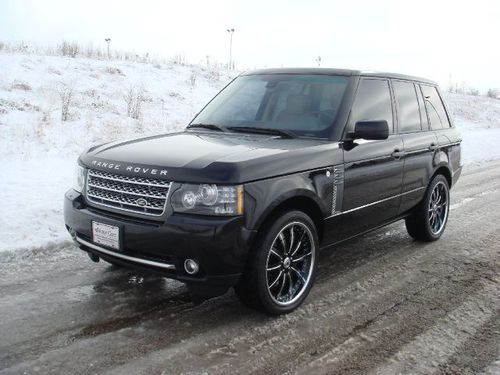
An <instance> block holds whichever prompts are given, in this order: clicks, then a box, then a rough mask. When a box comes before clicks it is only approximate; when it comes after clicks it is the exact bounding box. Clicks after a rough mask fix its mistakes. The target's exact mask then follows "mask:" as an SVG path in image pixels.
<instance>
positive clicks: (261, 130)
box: [227, 126, 297, 138]
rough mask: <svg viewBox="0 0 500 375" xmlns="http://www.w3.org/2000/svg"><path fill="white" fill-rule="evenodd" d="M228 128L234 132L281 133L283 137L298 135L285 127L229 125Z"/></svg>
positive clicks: (295, 136)
mask: <svg viewBox="0 0 500 375" xmlns="http://www.w3.org/2000/svg"><path fill="white" fill-rule="evenodd" d="M227 129H229V130H232V131H234V132H242V133H256V134H271V135H279V136H281V137H283V138H297V135H296V134H295V133H294V132H292V131H290V130H284V129H273V128H256V127H253V126H228V127H227Z"/></svg>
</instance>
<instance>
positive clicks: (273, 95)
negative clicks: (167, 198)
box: [191, 74, 349, 138]
mask: <svg viewBox="0 0 500 375" xmlns="http://www.w3.org/2000/svg"><path fill="white" fill-rule="evenodd" d="M348 83H349V78H348V77H344V76H333V75H298V74H269V75H249V76H241V77H239V78H237V79H236V80H235V81H233V82H232V83H231V84H230V85H229V86H228V87H226V89H224V90H223V91H222V92H221V93H220V94H219V95H217V96H216V97H215V98H214V100H212V101H211V102H210V103H209V104H208V105H207V106H206V107H205V108H204V109H203V110H202V111H201V112H200V113H199V114H198V116H196V118H195V119H194V120H193V121H192V123H191V124H213V125H217V126H223V127H225V128H229V129H231V128H235V127H252V128H268V129H278V130H288V131H291V132H293V133H294V134H296V135H298V136H308V137H321V138H327V137H328V136H329V135H330V134H331V128H332V126H333V124H334V122H335V120H336V117H337V113H338V112H339V110H340V106H341V103H342V99H343V97H344V93H345V90H346V87H347V85H348Z"/></svg>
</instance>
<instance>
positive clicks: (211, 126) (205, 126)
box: [186, 124, 227, 132]
mask: <svg viewBox="0 0 500 375" xmlns="http://www.w3.org/2000/svg"><path fill="white" fill-rule="evenodd" d="M192 128H203V129H210V130H217V131H220V132H225V131H227V129H226V127H224V126H219V125H214V124H191V125H188V126H187V128H186V129H192Z"/></svg>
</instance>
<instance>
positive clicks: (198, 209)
mask: <svg viewBox="0 0 500 375" xmlns="http://www.w3.org/2000/svg"><path fill="white" fill-rule="evenodd" d="M170 202H171V204H172V207H173V209H174V211H175V212H186V213H191V214H198V215H220V216H237V215H243V186H242V185H237V186H217V185H209V184H202V185H195V184H183V185H182V186H181V187H180V188H179V189H178V190H176V191H175V192H174V193H173V194H172V197H171V198H170Z"/></svg>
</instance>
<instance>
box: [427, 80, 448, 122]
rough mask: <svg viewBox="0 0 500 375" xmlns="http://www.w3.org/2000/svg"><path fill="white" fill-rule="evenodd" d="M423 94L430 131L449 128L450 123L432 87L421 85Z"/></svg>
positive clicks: (435, 90)
mask: <svg viewBox="0 0 500 375" xmlns="http://www.w3.org/2000/svg"><path fill="white" fill-rule="evenodd" d="M421 87H422V93H423V94H424V102H425V109H426V110H427V114H428V115H429V120H430V122H431V128H432V129H441V128H449V127H450V122H449V121H448V116H447V115H446V111H445V109H444V106H443V102H442V101H441V98H440V97H439V94H438V92H437V89H436V88H435V87H432V86H426V85H421Z"/></svg>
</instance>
